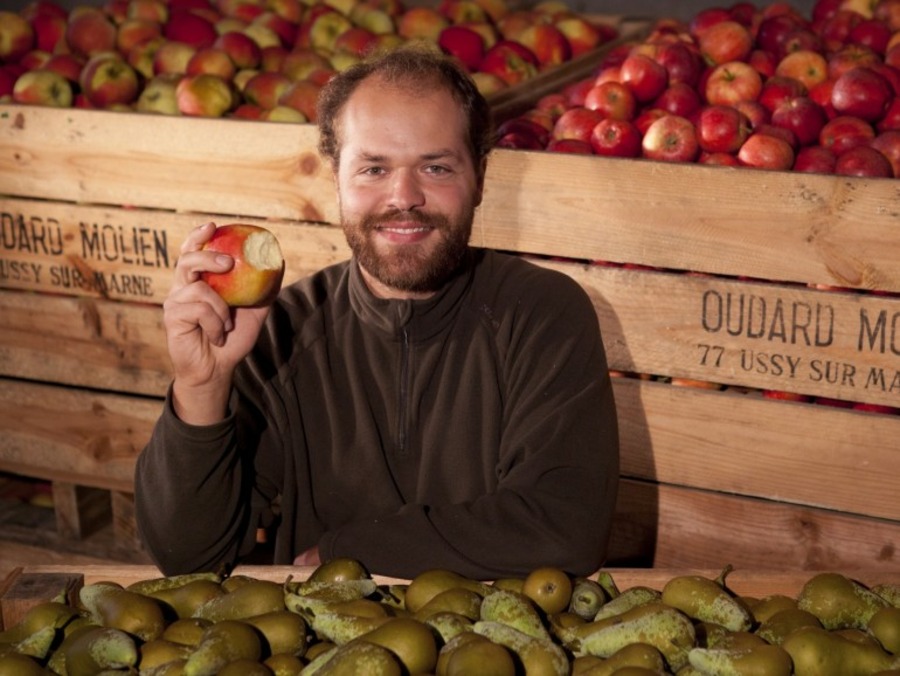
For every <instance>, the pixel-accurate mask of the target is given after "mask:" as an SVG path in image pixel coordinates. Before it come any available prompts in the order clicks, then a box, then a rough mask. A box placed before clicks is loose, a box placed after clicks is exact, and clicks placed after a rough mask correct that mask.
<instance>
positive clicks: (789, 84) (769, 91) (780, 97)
mask: <svg viewBox="0 0 900 676" xmlns="http://www.w3.org/2000/svg"><path fill="white" fill-rule="evenodd" d="M807 93H808V91H807V89H806V87H805V86H804V85H803V83H802V82H800V80H796V79H794V78H792V77H787V76H785V75H774V76H772V77H770V78H769V79H768V80H766V81H765V82H763V85H762V89H760V92H759V98H758V99H757V100H758V101H759V102H760V103H761V104H762V105H763V106H765V107H766V108H767V109H768V111H769V112H770V113H771V112H772V111H774V110H775V109H776V108H778V106H780V105H781V104H782V103H784V102H785V101H789V100H790V99H795V98H797V97H798V96H806V95H807Z"/></svg>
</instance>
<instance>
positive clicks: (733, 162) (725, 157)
mask: <svg viewBox="0 0 900 676" xmlns="http://www.w3.org/2000/svg"><path fill="white" fill-rule="evenodd" d="M697 164H708V165H710V166H714V167H739V166H741V163H740V162H739V161H738V158H737V157H736V156H734V155H732V154H731V153H707V152H701V153H700V155H699V156H698V157H697Z"/></svg>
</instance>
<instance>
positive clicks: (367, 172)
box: [362, 167, 384, 176]
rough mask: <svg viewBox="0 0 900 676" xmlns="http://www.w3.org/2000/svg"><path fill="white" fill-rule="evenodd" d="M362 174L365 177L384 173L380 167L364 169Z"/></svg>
mask: <svg viewBox="0 0 900 676" xmlns="http://www.w3.org/2000/svg"><path fill="white" fill-rule="evenodd" d="M362 173H364V174H365V175H367V176H378V175H380V174H383V173H384V169H383V168H382V167H366V168H365V169H363V171H362Z"/></svg>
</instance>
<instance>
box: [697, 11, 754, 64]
mask: <svg viewBox="0 0 900 676" xmlns="http://www.w3.org/2000/svg"><path fill="white" fill-rule="evenodd" d="M697 45H698V46H699V48H700V53H701V54H702V55H703V58H704V59H706V62H707V63H709V64H711V65H718V64H720V63H727V62H729V61H746V60H747V57H749V56H750V52H751V51H752V50H753V36H752V35H750V31H749V30H748V29H747V28H746V27H745V26H743V25H741V24H740V23H738V22H737V21H719V22H718V23H716V24H715V25H713V26H710V27H709V28H708V29H707V30H705V31H703V33H702V34H701V35H700V36H699V37H698V39H697Z"/></svg>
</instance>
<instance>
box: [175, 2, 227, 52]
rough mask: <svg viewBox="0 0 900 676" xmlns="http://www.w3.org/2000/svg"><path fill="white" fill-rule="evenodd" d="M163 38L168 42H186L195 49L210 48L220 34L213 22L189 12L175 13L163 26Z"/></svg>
mask: <svg viewBox="0 0 900 676" xmlns="http://www.w3.org/2000/svg"><path fill="white" fill-rule="evenodd" d="M163 36H164V37H165V38H166V39H167V40H173V41H175V42H184V43H185V44H188V45H191V46H192V47H194V48H197V49H199V48H201V47H210V46H212V44H213V43H214V42H215V41H216V38H217V37H218V33H217V32H216V27H215V25H214V24H213V22H212V21H210V20H209V19H207V18H205V17H203V16H201V15H199V14H197V13H196V12H190V11H187V10H180V11H173V12H172V13H171V14H170V15H169V20H168V21H166V24H165V26H163Z"/></svg>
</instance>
